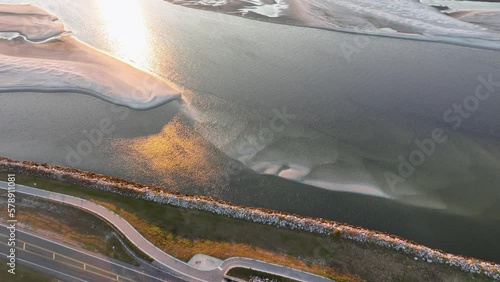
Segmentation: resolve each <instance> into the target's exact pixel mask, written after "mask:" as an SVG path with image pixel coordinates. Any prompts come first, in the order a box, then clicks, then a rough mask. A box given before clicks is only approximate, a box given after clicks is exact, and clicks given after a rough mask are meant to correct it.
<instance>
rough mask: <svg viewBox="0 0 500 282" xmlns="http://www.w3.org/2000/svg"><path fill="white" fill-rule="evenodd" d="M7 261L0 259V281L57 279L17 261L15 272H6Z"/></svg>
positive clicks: (16, 281) (46, 280) (42, 281)
mask: <svg viewBox="0 0 500 282" xmlns="http://www.w3.org/2000/svg"><path fill="white" fill-rule="evenodd" d="M7 269H8V267H7V261H6V260H4V259H3V258H2V260H0V281H9V282H26V281H37V282H56V281H57V279H55V278H52V277H50V276H49V275H47V274H45V273H42V272H39V271H37V270H34V269H32V268H29V267H26V266H24V265H21V264H19V263H17V264H16V274H10V273H8V272H7Z"/></svg>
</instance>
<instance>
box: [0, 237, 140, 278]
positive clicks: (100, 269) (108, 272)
mask: <svg viewBox="0 0 500 282" xmlns="http://www.w3.org/2000/svg"><path fill="white" fill-rule="evenodd" d="M0 236H3V237H7V236H5V235H3V234H0ZM17 241H19V242H22V243H23V248H22V249H20V248H19V247H16V249H20V250H23V251H24V252H27V253H30V254H34V255H36V256H39V257H42V258H47V259H50V258H49V257H46V256H44V255H41V254H39V253H35V252H33V251H30V250H26V249H25V245H31V246H33V247H35V248H38V249H41V250H44V251H47V252H50V253H52V260H54V261H56V262H58V263H61V264H64V265H67V266H71V267H73V268H76V269H80V270H84V271H86V272H89V273H92V274H95V275H98V276H101V277H104V278H107V279H110V280H113V281H118V280H119V279H120V278H121V280H126V281H134V280H132V279H130V278H127V277H125V276H121V275H118V274H116V273H114V272H111V271H108V270H105V269H102V268H99V267H97V266H94V265H90V264H87V263H84V262H82V261H79V260H76V259H74V258H70V257H68V256H65V255H62V254H59V253H56V252H54V251H51V250H48V249H45V248H43V247H40V246H37V245H34V244H31V243H27V242H25V241H22V240H17ZM0 244H1V245H5V246H8V245H7V244H6V243H3V242H0ZM56 254H57V255H58V256H61V257H64V258H67V259H69V260H71V261H74V262H77V263H81V264H82V265H83V267H82V268H80V267H78V266H75V265H73V264H69V263H66V262H62V261H59V260H56V259H55V257H56ZM88 267H92V268H94V269H97V270H99V271H102V272H104V273H107V274H111V275H113V277H109V276H105V275H103V274H101V273H97V272H94V271H91V270H89V269H88Z"/></svg>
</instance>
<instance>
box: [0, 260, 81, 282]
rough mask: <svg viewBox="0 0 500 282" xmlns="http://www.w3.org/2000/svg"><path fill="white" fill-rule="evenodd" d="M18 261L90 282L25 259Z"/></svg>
mask: <svg viewBox="0 0 500 282" xmlns="http://www.w3.org/2000/svg"><path fill="white" fill-rule="evenodd" d="M0 255H5V256H6V255H7V254H4V253H0ZM17 260H18V261H22V262H25V263H28V264H31V265H35V266H37V267H40V268H43V269H46V270H49V271H52V272H55V273H58V274H62V275H65V276H68V277H71V278H73V279H75V280H79V281H82V282H88V281H87V280H83V279H80V278H78V277H75V276H72V275H69V274H66V273H64V272H60V271H57V270H55V269H52V268H48V267H45V266H43V265H39V264H36V263H34V262H31V261H27V260H25V259H20V258H17Z"/></svg>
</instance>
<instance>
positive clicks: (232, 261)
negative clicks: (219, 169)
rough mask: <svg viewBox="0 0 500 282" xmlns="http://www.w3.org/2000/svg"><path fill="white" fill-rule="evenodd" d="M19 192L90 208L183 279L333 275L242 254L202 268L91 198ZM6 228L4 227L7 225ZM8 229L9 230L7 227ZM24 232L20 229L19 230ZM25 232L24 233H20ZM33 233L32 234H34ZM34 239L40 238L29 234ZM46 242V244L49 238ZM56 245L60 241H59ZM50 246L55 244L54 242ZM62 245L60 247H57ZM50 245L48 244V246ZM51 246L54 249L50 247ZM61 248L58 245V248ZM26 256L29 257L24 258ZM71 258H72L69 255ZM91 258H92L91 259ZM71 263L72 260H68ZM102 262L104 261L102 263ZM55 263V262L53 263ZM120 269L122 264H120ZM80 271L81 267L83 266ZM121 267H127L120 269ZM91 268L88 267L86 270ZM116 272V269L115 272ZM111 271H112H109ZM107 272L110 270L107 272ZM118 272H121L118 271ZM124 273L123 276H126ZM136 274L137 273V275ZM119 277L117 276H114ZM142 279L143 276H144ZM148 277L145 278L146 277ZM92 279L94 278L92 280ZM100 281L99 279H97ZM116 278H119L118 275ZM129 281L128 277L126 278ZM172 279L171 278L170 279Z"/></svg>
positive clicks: (318, 281)
mask: <svg viewBox="0 0 500 282" xmlns="http://www.w3.org/2000/svg"><path fill="white" fill-rule="evenodd" d="M7 187H8V186H7V182H3V181H0V189H7ZM16 193H23V194H28V195H32V196H36V197H41V198H44V199H48V200H52V201H55V202H59V203H64V204H67V205H71V206H75V207H77V208H80V209H83V210H86V211H88V212H91V213H93V214H96V215H98V216H99V217H101V218H102V219H104V220H106V221H108V222H109V223H111V224H112V225H113V226H114V227H115V228H116V229H117V230H119V231H120V232H121V233H122V234H123V235H124V236H126V237H127V238H128V240H129V241H130V242H132V244H134V245H135V246H136V247H137V248H139V249H140V250H141V251H142V252H144V253H145V254H147V255H148V256H150V257H151V258H153V259H154V260H155V261H154V262H153V264H155V265H156V266H158V267H159V268H161V269H162V270H164V271H166V272H168V273H170V274H171V275H172V277H178V278H180V279H182V280H184V281H217V282H219V281H223V280H224V275H225V274H226V273H227V271H229V270H230V269H231V268H235V267H244V268H251V269H254V270H258V271H262V272H267V273H272V274H275V275H279V276H284V277H288V278H291V279H295V280H298V281H307V282H326V281H332V280H330V279H327V278H324V277H321V276H318V275H314V274H311V273H307V272H303V271H301V270H297V269H292V268H288V267H285V266H280V265H275V264H271V263H267V262H263V261H259V260H254V259H249V258H242V257H234V258H229V259H227V260H225V261H224V262H223V263H222V264H221V265H220V266H219V267H218V268H215V269H212V270H199V269H197V268H194V267H192V266H191V265H189V264H187V263H185V262H183V261H181V260H178V259H176V258H174V257H172V256H170V255H169V254H167V253H165V252H163V251H162V250H160V249H159V248H157V247H156V246H154V245H153V244H152V243H151V242H149V241H148V240H147V239H146V238H144V237H143V236H142V235H141V234H140V233H139V232H138V231H137V230H136V229H134V228H133V227H132V225H130V224H129V223H128V222H127V221H126V220H125V219H123V218H122V217H120V216H119V215H117V214H116V213H114V212H112V211H111V210H109V209H107V208H105V207H103V206H101V205H98V204H96V203H93V202H91V201H87V200H85V199H81V198H77V197H73V196H68V195H64V194H60V193H55V192H50V191H47V190H41V189H37V188H33V187H28V186H24V185H16ZM4 229H5V228H4ZM5 232H6V231H5ZM20 234H21V233H20ZM21 236H24V235H21ZM32 237H33V236H32ZM30 239H31V240H40V238H38V239H34V238H30ZM38 243H40V242H38ZM44 244H47V243H46V242H45V243H44ZM56 245H57V244H56ZM51 247H56V246H55V245H54V244H53V245H52V246H51ZM58 248H60V247H58ZM46 249H49V248H46ZM49 250H52V249H49ZM55 250H59V249H55ZM55 250H54V251H55ZM68 254H69V255H68V256H67V257H68V258H73V257H72V256H73V254H71V253H68ZM24 259H26V258H24ZM69 260H71V259H69ZM91 261H92V260H89V262H91ZM53 263H54V264H58V266H57V268H55V269H58V270H59V269H61V267H62V268H65V267H64V266H61V265H59V264H61V262H53ZM68 263H73V262H72V261H71V262H68ZM101 264H102V265H101ZM99 265H101V266H103V267H104V266H106V263H104V262H99ZM113 265H114V266H110V265H107V266H106V267H107V268H103V269H105V270H107V269H110V270H115V268H117V267H118V266H116V264H113ZM54 267H56V265H54ZM118 269H120V268H118ZM80 271H81V270H80ZM120 271H125V270H123V269H121V270H120ZM87 272H88V271H87ZM113 273H116V271H115V272H113ZM120 273H121V272H120ZM101 274H103V273H100V272H99V274H95V273H91V274H88V273H87V274H86V275H101ZM108 274H109V273H108ZM129 274H130V275H136V274H134V273H128V272H125V275H129ZM104 275H107V274H104ZM117 275H120V274H119V273H118V274H117ZM125 275H124V276H123V277H124V278H125V277H127V276H125ZM134 277H135V276H134ZM115 278H116V277H115ZM120 279H121V277H118V281H122V280H120ZM141 279H142V277H141ZM144 279H145V278H144ZM91 281H93V280H91ZM98 281H99V280H98ZM115 281H117V280H116V279H115ZM124 281H126V280H124ZM131 281H149V280H131ZM169 281H170V280H169Z"/></svg>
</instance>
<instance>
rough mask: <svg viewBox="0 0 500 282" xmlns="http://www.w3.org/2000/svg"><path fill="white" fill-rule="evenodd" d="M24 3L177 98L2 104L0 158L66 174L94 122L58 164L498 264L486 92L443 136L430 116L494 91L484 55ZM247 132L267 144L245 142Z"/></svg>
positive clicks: (33, 99)
mask: <svg viewBox="0 0 500 282" xmlns="http://www.w3.org/2000/svg"><path fill="white" fill-rule="evenodd" d="M11 2H15V1H11ZM33 2H34V3H37V4H39V5H40V6H42V7H44V8H46V9H48V10H50V11H51V12H52V13H54V14H57V15H58V16H59V17H60V18H61V20H62V21H63V22H64V23H65V24H66V25H67V26H68V29H70V30H73V31H74V32H75V35H76V36H77V37H78V38H80V39H81V40H83V41H85V42H86V43H88V44H90V45H92V46H95V47H97V48H99V49H102V50H104V51H106V52H109V53H111V54H113V55H115V56H117V57H119V58H121V59H123V60H125V61H128V62H132V63H134V64H136V65H138V66H139V67H142V68H145V69H150V70H151V71H153V72H155V73H157V74H159V75H160V76H162V77H164V78H166V79H170V80H173V81H174V82H175V83H177V84H178V85H180V86H181V87H182V88H183V89H184V93H183V94H184V95H183V97H184V98H183V101H182V103H181V104H177V103H173V104H169V105H165V106H162V107H159V108H156V109H154V110H151V111H132V110H127V109H125V108H114V107H111V105H109V104H107V103H105V102H102V101H100V100H97V99H95V98H91V97H86V96H81V95H78V94H70V93H59V94H47V93H40V94H34V93H11V94H2V99H1V103H0V110H1V112H2V119H1V121H0V124H1V127H0V132H1V135H0V136H1V137H0V138H1V146H0V154H1V155H2V156H7V157H11V158H15V159H22V160H34V161H39V162H49V163H53V164H60V165H72V164H71V163H69V162H68V152H69V150H76V148H77V146H78V144H79V143H80V142H82V140H86V138H87V137H86V135H85V134H84V133H83V131H84V130H87V131H88V130H90V129H92V128H95V127H96V125H98V124H99V122H100V121H101V120H102V119H103V118H109V119H110V120H111V121H112V122H113V125H115V126H116V130H115V131H114V132H113V133H112V134H110V135H106V136H104V138H103V140H102V142H99V144H98V145H96V146H95V147H93V148H92V152H91V153H90V154H89V155H88V156H84V157H82V158H81V161H80V162H76V163H75V164H73V166H75V167H78V168H81V169H86V170H92V171H95V172H99V173H104V174H109V175H113V176H118V177H122V178H126V179H130V180H134V181H140V182H143V183H146V184H156V185H160V186H162V187H165V188H166V189H169V190H173V191H179V192H183V193H200V194H205V195H210V196H213V197H216V198H219V199H223V200H226V201H231V202H234V203H238V204H244V205H250V206H257V207H266V208H271V209H276V210H281V211H288V212H293V213H298V214H302V215H309V216H315V217H323V218H328V219H333V220H337V221H341V222H346V223H349V224H354V225H359V226H363V227H366V228H371V229H375V230H380V231H386V232H390V233H393V234H396V235H399V236H403V237H405V238H408V239H412V240H415V241H416V242H418V243H423V244H425V245H427V246H430V247H434V248H439V249H443V250H445V251H448V252H452V253H456V254H464V255H470V256H474V257H478V258H483V259H488V260H492V261H496V262H500V257H499V254H500V245H499V242H498V236H499V235H500V229H499V226H500V224H499V223H500V208H499V204H500V192H499V191H500V187H498V186H499V184H498V183H500V182H499V180H500V177H499V176H498V171H499V169H500V159H499V157H500V142H499V141H498V138H499V137H500V126H499V125H500V124H499V123H498V120H500V113H499V112H498V110H497V109H498V103H499V102H500V97H499V96H498V95H497V94H499V93H500V88H499V89H498V90H496V89H495V91H493V92H492V95H491V97H489V98H488V99H487V100H485V101H481V103H480V105H479V106H478V108H477V109H476V110H474V111H473V112H472V113H471V115H470V116H468V117H467V118H461V122H462V123H461V124H460V126H459V127H458V128H456V130H454V129H453V125H455V123H456V119H457V116H456V114H453V115H451V116H449V118H448V119H452V121H447V120H444V119H443V114H444V113H445V112H446V111H447V110H449V109H453V107H454V104H459V103H463V102H464V101H465V100H466V99H467V97H468V96H470V95H474V93H475V91H476V89H477V87H478V85H481V82H480V77H482V78H485V79H488V78H489V77H490V76H491V78H492V79H493V80H494V81H500V72H499V69H500V57H499V56H498V52H497V51H489V50H483V49H474V48H464V47H459V46H453V45H448V44H437V43H429V42H419V41H409V40H401V39H390V38H379V37H373V36H372V37H368V36H364V35H352V34H343V33H337V32H332V31H325V30H317V29H310V28H300V27H292V26H284V25H274V24H269V23H263V22H257V21H249V20H245V19H241V18H237V17H229V16H225V15H221V14H217V13H211V12H205V11H199V10H194V9H188V8H184V7H180V6H176V5H171V4H169V3H165V2H163V1H159V0H149V1H140V2H135V1H128V2H123V3H122V4H121V6H120V9H119V10H117V9H116V5H117V3H115V2H113V1H111V0H107V1H104V0H103V1H87V2H85V3H84V4H81V3H73V2H70V1H67V2H65V1H33ZM125 3H129V4H125ZM130 3H135V4H133V5H132V4H130ZM127 5H128V6H127ZM75 9H77V10H78V11H79V13H75V12H74V11H75ZM117 11H119V15H120V17H113V20H112V21H110V18H112V17H111V15H115V14H116V13H117ZM346 46H347V49H346ZM349 46H351V47H349ZM353 46H354V49H352V47H353ZM276 110H278V111H279V112H281V113H283V111H286V112H287V113H289V114H291V115H292V116H293V118H292V119H290V121H289V123H286V124H285V125H286V126H285V128H283V129H282V130H277V129H276V127H273V125H272V124H271V122H272V121H273V120H274V119H275V118H276ZM436 128H438V129H442V130H443V132H444V133H445V134H446V136H447V137H448V139H447V141H446V142H444V143H439V144H437V145H436V147H435V148H434V152H433V153H432V154H430V156H428V157H426V159H425V161H424V163H423V164H421V165H419V166H418V168H416V169H415V171H414V172H413V173H412V174H411V175H410V176H409V177H407V178H405V181H404V182H403V183H398V185H397V186H396V187H391V186H390V185H389V184H388V182H387V180H386V178H385V175H384V173H385V172H391V173H394V174H396V175H398V165H399V164H400V160H399V159H398V158H399V156H403V158H407V159H408V157H409V156H410V155H411V153H412V152H413V151H414V150H415V149H416V148H418V146H417V145H416V143H415V142H416V140H418V141H422V140H427V139H428V138H432V136H433V133H432V132H433V131H434V130H435V129H436ZM269 130H271V131H269ZM262 132H264V133H266V134H268V135H267V137H269V134H271V136H272V137H270V138H264V139H263V140H260V139H258V138H259V134H261V133H262ZM255 136H257V141H251V140H252V138H253V137H255ZM249 139H250V141H249ZM253 139H255V138H253ZM259 140H260V141H259ZM68 146H69V148H70V149H68ZM231 159H238V160H239V161H240V162H239V164H240V165H244V166H245V167H246V168H245V169H243V170H239V169H238V167H236V170H235V165H234V164H235V162H233V161H231ZM256 172H259V173H267V174H273V175H260V174H257V173H256ZM277 175H279V177H278V176H277ZM287 178H288V179H292V180H294V181H290V180H287ZM307 184H310V185H307ZM318 187H321V188H318ZM346 190H347V191H355V192H357V193H358V194H354V193H345V191H346Z"/></svg>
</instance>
